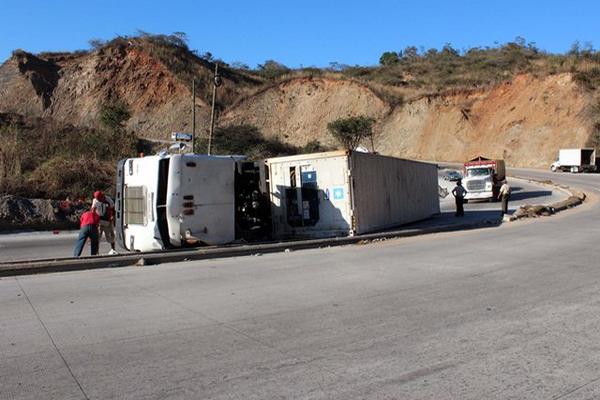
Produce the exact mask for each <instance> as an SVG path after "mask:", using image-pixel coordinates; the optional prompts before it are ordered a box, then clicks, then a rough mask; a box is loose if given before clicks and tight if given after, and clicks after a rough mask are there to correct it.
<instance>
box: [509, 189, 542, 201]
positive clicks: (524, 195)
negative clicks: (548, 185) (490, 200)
mask: <svg viewBox="0 0 600 400" xmlns="http://www.w3.org/2000/svg"><path fill="white" fill-rule="evenodd" d="M545 196H552V191H551V190H534V191H529V192H517V193H514V192H513V193H512V194H511V195H510V200H511V201H519V200H527V199H533V198H536V197H545Z"/></svg>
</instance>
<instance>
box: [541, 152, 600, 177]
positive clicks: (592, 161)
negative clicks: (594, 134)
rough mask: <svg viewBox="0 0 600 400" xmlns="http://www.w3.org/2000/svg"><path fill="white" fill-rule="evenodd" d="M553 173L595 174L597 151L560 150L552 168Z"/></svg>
mask: <svg viewBox="0 0 600 400" xmlns="http://www.w3.org/2000/svg"><path fill="white" fill-rule="evenodd" d="M550 170H551V171H552V172H559V171H563V172H573V173H576V172H595V171H596V170H597V167H596V149H593V148H584V149H560V150H559V151H558V158H557V159H556V161H554V162H553V163H552V165H551V166H550Z"/></svg>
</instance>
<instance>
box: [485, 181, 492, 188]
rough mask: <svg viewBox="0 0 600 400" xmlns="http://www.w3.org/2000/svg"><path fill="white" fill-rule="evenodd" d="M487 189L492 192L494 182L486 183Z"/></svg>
mask: <svg viewBox="0 0 600 400" xmlns="http://www.w3.org/2000/svg"><path fill="white" fill-rule="evenodd" d="M485 189H486V190H492V182H486V183H485Z"/></svg>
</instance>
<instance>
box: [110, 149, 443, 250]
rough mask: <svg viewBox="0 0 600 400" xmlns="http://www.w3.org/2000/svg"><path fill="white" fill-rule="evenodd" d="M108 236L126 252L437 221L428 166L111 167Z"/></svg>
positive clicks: (147, 160)
mask: <svg viewBox="0 0 600 400" xmlns="http://www.w3.org/2000/svg"><path fill="white" fill-rule="evenodd" d="M115 207H116V231H117V238H118V242H119V244H120V245H121V246H122V247H123V248H125V249H127V250H130V251H159V250H165V249H171V248H181V247H188V246H198V245H203V244H204V245H206V244H209V245H220V244H226V243H231V242H233V241H235V240H236V239H244V240H246V241H253V240H261V239H263V240H264V239H273V238H274V239H279V238H300V237H304V238H306V237H324V236H335V235H354V234H361V233H366V232H373V231H376V230H382V229H387V228H391V227H394V226H398V225H402V224H407V223H410V222H414V221H417V220H422V219H425V218H429V217H431V216H432V215H434V214H438V213H439V210H440V209H439V198H438V182H437V166H436V165H434V164H427V163H422V162H416V161H409V160H402V159H398V158H393V157H385V156H380V155H376V154H365V153H360V152H352V151H347V152H346V151H338V152H328V153H317V154H306V155H300V156H290V157H278V158H271V159H267V160H262V161H256V162H252V161H246V160H245V159H244V158H243V157H233V156H207V155H198V154H166V153H163V154H162V155H157V156H149V157H142V158H131V159H125V160H121V161H120V162H119V164H118V171H117V195H116V202H115Z"/></svg>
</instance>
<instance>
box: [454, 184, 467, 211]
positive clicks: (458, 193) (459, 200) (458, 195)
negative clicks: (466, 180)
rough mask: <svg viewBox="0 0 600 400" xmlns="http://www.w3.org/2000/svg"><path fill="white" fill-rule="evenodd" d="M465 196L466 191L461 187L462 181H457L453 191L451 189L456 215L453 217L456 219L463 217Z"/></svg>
mask: <svg viewBox="0 0 600 400" xmlns="http://www.w3.org/2000/svg"><path fill="white" fill-rule="evenodd" d="M466 194H467V191H466V190H465V188H464V187H463V186H462V181H461V180H460V179H459V180H457V181H456V186H455V187H454V189H452V195H453V196H454V199H455V200H456V214H454V215H455V216H457V217H464V215H465V208H464V203H465V195H466Z"/></svg>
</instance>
